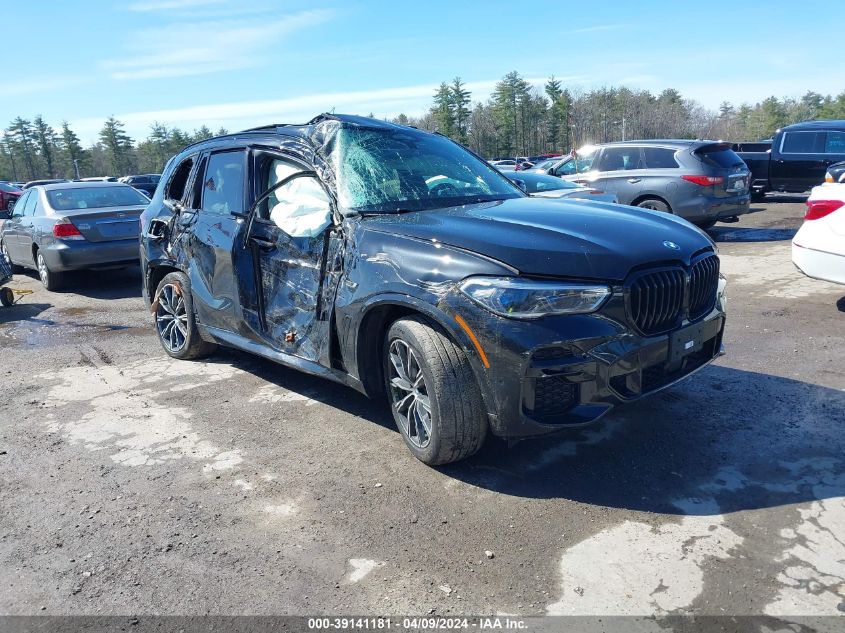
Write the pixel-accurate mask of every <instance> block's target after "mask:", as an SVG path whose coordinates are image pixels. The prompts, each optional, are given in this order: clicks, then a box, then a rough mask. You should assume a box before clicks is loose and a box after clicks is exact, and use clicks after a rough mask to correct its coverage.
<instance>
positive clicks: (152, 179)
mask: <svg viewBox="0 0 845 633" xmlns="http://www.w3.org/2000/svg"><path fill="white" fill-rule="evenodd" d="M159 180H161V174H140V175H138V176H124V177H123V178H121V179H120V182H125V183H126V184H127V185H132V186H133V187H135V189H139V190H140V191H143V192H144V193H145V194H146V195H147V196H149V197H152V195H153V194H154V193H155V192H156V187H158V182H159Z"/></svg>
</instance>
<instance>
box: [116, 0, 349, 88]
mask: <svg viewBox="0 0 845 633" xmlns="http://www.w3.org/2000/svg"><path fill="white" fill-rule="evenodd" d="M197 1H199V0H197ZM333 16H334V13H333V12H332V11H330V10H326V9H319V10H313V11H301V12H299V13H294V14H291V15H287V16H284V17H281V18H275V19H270V20H266V19H264V20H257V19H252V20H225V21H224V20H219V21H203V22H194V23H185V24H182V23H171V24H168V25H165V26H162V27H159V28H156V29H147V30H144V31H141V32H138V33H136V34H135V36H134V37H133V38H132V44H130V51H132V53H133V54H131V55H129V56H127V57H123V58H117V59H110V60H105V61H103V62H102V67H103V68H104V69H105V70H106V71H107V72H109V73H110V75H111V77H112V78H113V79H118V80H126V79H131V80H138V79H155V78H161V77H184V76H189V75H203V74H208V73H216V72H221V71H226V70H235V69H238V68H247V67H250V66H256V65H260V64H261V63H262V62H263V60H264V55H263V52H264V50H265V49H266V48H267V47H269V46H270V45H271V44H278V43H279V42H280V38H283V37H285V36H288V35H291V34H293V33H295V32H297V31H300V30H303V29H307V28H310V27H313V26H316V25H318V24H321V23H323V22H326V21H328V20H330V19H331V18H332V17H333Z"/></svg>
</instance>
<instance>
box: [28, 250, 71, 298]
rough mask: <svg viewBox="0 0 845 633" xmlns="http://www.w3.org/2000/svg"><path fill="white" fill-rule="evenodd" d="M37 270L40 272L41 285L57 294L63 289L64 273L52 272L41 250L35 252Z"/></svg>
mask: <svg viewBox="0 0 845 633" xmlns="http://www.w3.org/2000/svg"><path fill="white" fill-rule="evenodd" d="M35 270H36V271H37V272H38V278H39V279H40V280H41V283H42V284H43V285H44V287H45V288H46V289H47V290H49V291H50V292H55V291H56V290H58V289H59V288H61V287H62V284H63V283H64V281H65V278H64V275H63V274H62V273H58V272H56V271H54V270H50V267H49V266H48V265H47V262H46V261H45V259H44V255H42V254H41V251H40V250H39V251H36V252H35Z"/></svg>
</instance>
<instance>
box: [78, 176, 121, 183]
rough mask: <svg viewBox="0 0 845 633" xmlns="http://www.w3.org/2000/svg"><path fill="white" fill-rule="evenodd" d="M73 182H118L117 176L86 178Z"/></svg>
mask: <svg viewBox="0 0 845 633" xmlns="http://www.w3.org/2000/svg"><path fill="white" fill-rule="evenodd" d="M73 182H117V177H115V176H88V177H86V178H79V179H78V180H74V181H73Z"/></svg>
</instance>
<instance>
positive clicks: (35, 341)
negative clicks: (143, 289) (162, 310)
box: [0, 308, 153, 347]
mask: <svg viewBox="0 0 845 633" xmlns="http://www.w3.org/2000/svg"><path fill="white" fill-rule="evenodd" d="M68 310H82V311H87V310H88V309H86V308H63V309H62V310H59V311H58V312H61V313H63V314H67V311H68ZM77 314H78V315H81V314H83V313H77ZM152 332H153V330H152V328H151V327H133V326H129V325H116V324H111V325H110V324H104V323H84V322H79V321H63V322H59V321H53V320H51V319H39V318H31V319H26V320H25V321H11V322H8V323H0V347H11V346H21V347H24V346H30V347H47V346H51V345H62V344H65V343H67V342H68V340H69V338H70V337H79V336H97V335H103V334H106V335H108V334H112V333H115V334H130V335H134V336H142V335H150V334H152Z"/></svg>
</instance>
